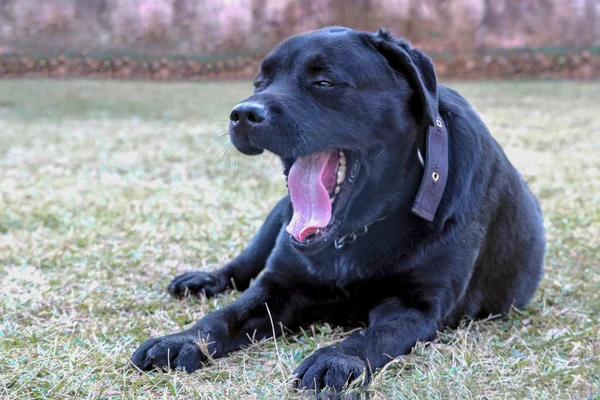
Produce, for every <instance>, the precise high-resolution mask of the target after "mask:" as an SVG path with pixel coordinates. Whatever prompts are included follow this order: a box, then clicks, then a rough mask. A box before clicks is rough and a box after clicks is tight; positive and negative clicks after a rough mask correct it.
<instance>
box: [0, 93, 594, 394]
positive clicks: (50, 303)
mask: <svg viewBox="0 0 600 400" xmlns="http://www.w3.org/2000/svg"><path fill="white" fill-rule="evenodd" d="M453 86H454V87H456V88H457V89H459V90H460V91H461V92H462V93H463V94H464V95H465V96H466V97H467V98H468V99H469V100H470V101H471V102H472V103H473V104H474V105H475V107H476V108H477V109H478V110H479V111H480V112H481V114H482V116H483V118H484V120H485V121H486V122H487V123H488V124H489V126H490V127H491V129H492V132H493V133H494V134H495V136H496V138H497V139H498V140H499V141H500V143H501V144H502V145H503V146H504V147H505V149H506V152H507V154H508V155H509V157H510V158H511V159H512V160H513V162H514V164H515V165H516V166H517V167H518V168H519V169H520V170H521V171H522V172H523V174H524V175H525V176H526V177H527V179H528V180H529V182H530V183H531V186H532V188H533V190H534V191H535V193H537V194H538V195H539V196H540V199H541V201H542V205H543V208H544V211H545V217H546V226H547V234H548V241H549V245H548V252H547V257H546V267H547V272H546V276H545V279H544V281H543V283H542V286H541V288H540V290H539V291H538V292H537V294H536V296H535V298H534V300H533V302H532V303H531V305H530V306H529V307H528V308H527V309H525V310H522V311H519V312H514V313H513V314H512V315H511V316H510V317H508V318H503V319H500V320H494V321H487V322H476V323H473V324H466V323H465V325H464V326H463V327H462V328H461V329H459V330H456V331H447V332H443V333H440V337H439V340H438V341H436V342H435V343H433V344H432V345H430V346H424V345H419V346H417V348H416V351H415V352H414V353H413V354H411V355H409V356H406V357H402V358H401V359H398V360H396V361H394V362H392V363H390V364H389V365H388V366H387V367H386V368H385V369H384V371H382V372H381V373H379V374H378V375H377V376H376V378H375V382H374V384H373V385H372V386H371V389H370V390H371V393H372V394H374V397H375V398H406V399H427V398H461V399H462V398H487V399H490V398H540V399H545V398H586V397H587V398H599V396H600V395H599V394H598V393H600V328H599V325H600V324H599V320H600V317H599V316H600V294H599V293H600V273H599V271H600V245H599V242H600V122H599V121H600V120H599V119H598V117H599V114H598V113H599V111H600V96H598V93H600V83H573V82H537V83H533V82H529V83H527V82H519V83H502V82H501V83H457V84H455V85H453ZM249 90H250V85H249V84H248V83H245V82H244V83H218V84H216V83H215V84H213V83H203V84H153V83H123V82H84V81H63V82H51V81H0V315H1V316H2V321H1V325H0V355H1V356H0V377H1V380H0V397H3V398H11V399H25V398H120V397H123V398H136V399H137V398H158V397H160V398H172V397H179V398H195V397H197V398H229V399H237V398H279V397H294V396H296V393H295V392H293V391H291V390H289V388H287V387H286V381H285V379H286V377H288V376H289V374H290V373H291V371H293V369H294V368H295V367H296V366H297V365H298V363H299V362H300V360H301V359H303V358H304V357H306V356H308V355H309V354H310V353H311V352H312V351H313V350H315V349H316V348H318V347H321V346H324V345H325V344H327V343H331V342H334V341H336V340H339V339H340V338H341V337H343V335H344V334H345V333H344V332H341V331H339V330H338V329H336V328H335V327H330V326H327V325H319V326H314V327H312V329H310V330H308V331H306V332H304V334H299V335H291V334H290V335H287V336H286V337H284V338H281V339H278V343H277V344H278V354H277V353H276V347H275V346H274V343H273V341H268V342H265V343H259V344H256V345H253V346H250V347H249V348H247V349H245V350H244V351H240V352H237V353H235V354H233V355H232V356H231V357H228V358H225V359H219V360H216V361H215V363H214V364H213V365H210V366H207V367H206V368H204V369H203V370H201V371H199V372H198V373H195V374H192V375H189V376H188V375H186V374H183V373H170V374H157V373H152V374H144V375H142V374H139V373H137V372H136V371H135V370H133V369H132V368H131V366H130V365H129V362H128V357H129V356H130V354H131V353H132V352H133V350H134V349H135V348H136V346H137V345H138V344H140V343H141V342H142V341H143V340H144V339H146V338H148V337H150V336H156V335H161V334H165V333H169V332H173V331H177V330H180V329H181V328H183V327H184V326H186V325H188V324H190V323H192V322H193V321H195V320H197V319H198V318H199V317H200V316H202V315H204V314H205V313H207V312H209V311H210V310H213V309H215V308H217V307H220V306H222V305H223V304H225V303H228V302H230V301H231V300H232V299H233V298H235V297H236V293H231V294H229V295H227V296H219V297H218V298H216V299H213V300H206V299H201V300H197V301H196V300H187V301H175V300H173V299H171V298H169V296H168V295H167V294H166V292H165V288H166V285H167V284H168V283H169V282H170V279H171V278H172V277H173V276H174V275H175V274H177V273H180V272H182V271H185V270H190V269H194V268H202V269H212V268H215V266H217V265H219V264H222V263H224V262H225V261H226V260H228V259H229V258H231V257H232V256H234V255H235V254H236V253H238V252H239V251H240V250H241V249H242V247H243V246H244V244H245V243H246V242H247V241H248V240H249V239H250V237H251V236H252V234H253V232H254V231H255V229H256V228H257V227H258V226H259V225H260V223H261V220H262V219H263V217H264V216H265V215H266V213H267V212H268V210H269V208H270V207H271V206H273V205H274V204H275V202H276V200H277V199H278V197H279V196H281V195H282V194H283V193H284V191H285V185H284V184H283V180H282V176H281V168H280V167H279V164H278V163H277V162H276V160H274V158H273V157H269V156H261V157H259V158H249V157H239V156H238V154H237V153H236V152H235V151H234V150H233V149H227V144H228V139H227V137H223V138H221V139H217V140H216V141H214V142H212V141H213V140H214V138H215V136H216V134H217V133H219V132H222V131H223V129H225V127H226V122H225V121H224V120H225V119H226V118H227V113H228V111H229V109H230V107H231V106H232V105H233V104H235V103H236V102H237V101H238V100H239V99H241V98H243V97H245V95H246V94H248V93H249ZM211 142H212V144H211Z"/></svg>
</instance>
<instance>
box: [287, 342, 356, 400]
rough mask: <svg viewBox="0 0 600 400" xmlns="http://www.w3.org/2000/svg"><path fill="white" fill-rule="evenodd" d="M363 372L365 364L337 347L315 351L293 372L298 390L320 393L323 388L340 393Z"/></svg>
mask: <svg viewBox="0 0 600 400" xmlns="http://www.w3.org/2000/svg"><path fill="white" fill-rule="evenodd" d="M364 371H365V363H364V362H363V361H362V360H361V359H360V358H358V357H354V356H349V355H346V354H344V353H342V352H341V351H340V350H339V349H338V347H337V346H329V347H324V348H322V349H319V350H317V351H315V352H314V353H313V354H312V355H311V356H310V357H308V358H307V359H306V360H304V361H303V362H302V363H301V364H300V366H299V367H298V368H297V369H296V371H294V375H295V377H296V383H297V386H298V388H299V389H309V390H316V391H317V392H320V391H321V390H323V389H324V388H325V387H327V388H329V390H332V391H333V392H334V393H339V392H341V391H342V390H343V389H344V388H345V387H346V386H347V385H348V384H349V383H350V382H352V381H353V380H355V379H357V378H359V377H360V376H361V375H362V374H363V372H364Z"/></svg>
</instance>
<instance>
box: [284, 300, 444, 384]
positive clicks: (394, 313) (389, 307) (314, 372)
mask: <svg viewBox="0 0 600 400" xmlns="http://www.w3.org/2000/svg"><path fill="white" fill-rule="evenodd" d="M436 329H437V324H436V319H435V317H434V315H433V313H431V312H430V311H424V310H419V309H416V308H407V307H405V306H404V305H402V303H401V302H400V301H399V300H396V299H390V300H388V301H386V302H383V303H381V304H380V305H379V306H377V307H375V308H374V309H373V310H371V312H370V313H369V327H368V328H366V329H362V330H360V331H358V332H356V333H354V334H352V335H351V336H349V337H348V338H347V339H345V340H344V341H342V342H341V343H339V344H338V345H333V346H327V347H323V348H321V349H319V350H317V351H315V352H314V353H313V354H312V355H311V356H310V357H308V358H307V359H306V360H304V361H303V362H302V363H301V364H300V366H299V367H298V368H297V369H296V371H295V372H294V374H295V375H296V377H297V379H298V386H299V387H300V388H305V389H311V390H317V391H320V390H322V389H323V388H325V387H328V388H329V389H330V390H334V391H336V392H339V391H341V390H342V389H343V388H344V386H345V385H347V384H348V383H349V382H350V381H352V380H355V379H357V378H358V377H360V376H361V375H362V374H363V373H364V372H365V371H366V376H365V378H366V379H368V378H369V376H370V373H371V372H372V371H375V370H376V369H377V368H380V367H382V366H384V365H385V364H387V363H388V362H389V361H391V360H392V359H394V358H396V357H398V356H400V355H403V354H407V353H409V352H410V350H411V348H412V347H413V346H414V345H415V343H416V342H417V341H419V340H430V339H431V338H432V337H434V336H435V333H436Z"/></svg>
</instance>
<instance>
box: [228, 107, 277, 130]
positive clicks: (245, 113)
mask: <svg viewBox="0 0 600 400" xmlns="http://www.w3.org/2000/svg"><path fill="white" fill-rule="evenodd" d="M268 115H269V114H268V112H267V109H266V108H265V106H263V105H262V104H259V103H251V102H243V103H240V104H238V105H237V106H235V107H233V110H231V114H229V119H230V120H231V121H232V122H233V123H236V124H237V123H239V122H243V123H246V124H248V125H258V124H261V123H262V122H263V121H264V120H265V119H267V117H268Z"/></svg>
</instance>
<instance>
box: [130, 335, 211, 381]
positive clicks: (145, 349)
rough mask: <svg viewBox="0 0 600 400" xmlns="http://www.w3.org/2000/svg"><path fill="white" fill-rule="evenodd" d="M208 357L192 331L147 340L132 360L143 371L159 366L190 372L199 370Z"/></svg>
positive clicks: (160, 367)
mask: <svg viewBox="0 0 600 400" xmlns="http://www.w3.org/2000/svg"><path fill="white" fill-rule="evenodd" d="M206 359H207V357H206V356H205V355H204V354H203V353H202V351H201V350H200V346H199V345H198V337H197V336H195V335H194V334H192V333H190V332H181V333H176V334H174V335H168V336H162V337H158V338H154V339H149V340H146V341H145V342H144V343H143V344H142V345H141V346H140V347H138V349H137V350H136V351H135V353H133V355H132V356H131V362H132V363H133V364H134V365H135V366H136V367H137V368H139V369H140V370H142V371H149V370H151V369H153V368H159V369H177V370H180V371H183V370H185V371H187V372H188V373H192V372H194V371H195V370H197V369H198V368H199V367H200V365H201V364H202V362H203V361H205V360H206Z"/></svg>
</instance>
